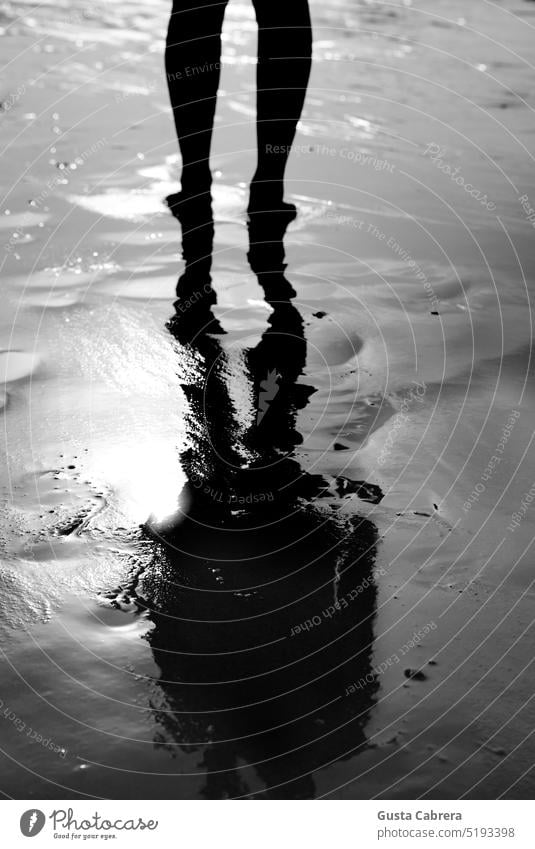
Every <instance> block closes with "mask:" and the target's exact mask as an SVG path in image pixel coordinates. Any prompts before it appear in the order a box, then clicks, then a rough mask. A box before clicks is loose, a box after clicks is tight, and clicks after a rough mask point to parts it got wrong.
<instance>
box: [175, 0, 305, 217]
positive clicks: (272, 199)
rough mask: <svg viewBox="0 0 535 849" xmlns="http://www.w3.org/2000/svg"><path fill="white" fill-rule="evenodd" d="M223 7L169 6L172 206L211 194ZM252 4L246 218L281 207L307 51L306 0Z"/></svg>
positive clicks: (189, 1)
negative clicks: (251, 141) (174, 164)
mask: <svg viewBox="0 0 535 849" xmlns="http://www.w3.org/2000/svg"><path fill="white" fill-rule="evenodd" d="M226 5H227V0H220V2H217V0H215V2H214V0H174V4H173V12H172V15H171V20H170V23H169V30H168V34H167V46H166V52H165V66H166V72H167V82H168V85H169V94H170V97H171V104H172V107H173V115H174V119H175V126H176V131H177V136H178V142H179V146H180V152H181V154H182V194H181V195H178V196H176V195H174V196H171V198H170V204H171V206H174V205H180V203H181V202H182V201H184V200H185V199H186V198H191V197H199V196H202V195H203V194H206V193H208V192H209V190H210V186H211V182H212V178H211V173H210V164H209V158H210V145H211V140H212V129H213V124H214V114H215V107H216V96H217V88H218V85H219V78H220V67H221V29H222V26H223V16H224V13H225V8H226ZM190 6H191V7H192V8H188V7H190ZM254 6H255V10H256V17H257V20H258V26H259V35H258V70H257V85H258V97H257V111H258V114H257V137H258V166H257V169H256V173H255V176H254V178H253V182H252V185H251V200H250V204H249V211H250V212H255V211H259V210H265V209H281V208H283V206H282V198H283V179H284V170H285V167H286V162H287V160H288V155H289V151H290V146H291V144H292V142H293V139H294V136H295V128H296V125H297V122H298V120H299V117H300V115H301V110H302V108H303V102H304V98H305V93H306V88H307V84H308V77H309V74H310V61H311V60H310V57H311V47H312V37H311V28H310V15H309V11H308V3H307V0H291V2H289V3H284V4H283V2H282V0H254ZM287 208H288V207H287Z"/></svg>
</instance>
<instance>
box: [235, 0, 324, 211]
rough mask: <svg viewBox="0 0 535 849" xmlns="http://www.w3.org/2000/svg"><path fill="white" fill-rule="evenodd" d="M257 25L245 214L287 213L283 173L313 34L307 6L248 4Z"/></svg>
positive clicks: (285, 1) (279, 0)
mask: <svg viewBox="0 0 535 849" xmlns="http://www.w3.org/2000/svg"><path fill="white" fill-rule="evenodd" d="M253 4H254V7H255V12H256V18H257V21H258V68H257V140H258V165H257V169H256V173H255V175H254V177H253V181H252V183H251V200H250V204H249V212H255V211H265V210H269V209H272V210H277V209H283V208H285V207H286V209H289V205H284V204H283V196H284V184H283V181H284V172H285V169H286V163H287V161H288V156H289V154H290V149H291V146H292V143H293V140H294V137H295V131H296V126H297V122H298V121H299V118H300V116H301V112H302V109H303V104H304V101H305V95H306V90H307V85H308V79H309V76H310V67H311V57H312V28H311V23H310V12H309V8H308V2H307V0H253Z"/></svg>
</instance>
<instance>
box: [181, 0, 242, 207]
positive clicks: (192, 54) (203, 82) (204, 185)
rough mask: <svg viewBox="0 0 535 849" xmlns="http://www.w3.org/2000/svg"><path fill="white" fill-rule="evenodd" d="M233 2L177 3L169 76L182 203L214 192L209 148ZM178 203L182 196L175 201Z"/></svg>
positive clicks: (189, 0) (191, 0)
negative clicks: (227, 19) (228, 11)
mask: <svg viewBox="0 0 535 849" xmlns="http://www.w3.org/2000/svg"><path fill="white" fill-rule="evenodd" d="M227 2H228V0H174V2H173V11H172V14H171V19H170V21H169V29H168V33H167V43H166V50H165V70H166V73H167V84H168V86H169V95H170V98H171V105H172V107H173V116H174V120H175V126H176V132H177V136H178V143H179V146H180V152H181V154H182V199H184V197H191V196H196V195H199V194H202V193H203V192H209V190H210V186H211V182H212V177H211V173H210V162H209V158H210V145H211V141H212V129H213V125H214V114H215V108H216V97H217V89H218V86H219V77H220V68H221V29H222V26H223V17H224V14H225V8H226V5H227ZM173 197H174V198H175V203H177V202H179V200H180V196H171V198H170V199H169V204H170V206H171V207H172V206H173V201H172V198H173Z"/></svg>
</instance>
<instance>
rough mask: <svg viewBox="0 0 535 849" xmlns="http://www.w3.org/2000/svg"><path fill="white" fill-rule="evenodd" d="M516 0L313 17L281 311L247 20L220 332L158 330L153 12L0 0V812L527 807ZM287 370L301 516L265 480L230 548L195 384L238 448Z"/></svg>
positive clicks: (248, 16)
mask: <svg viewBox="0 0 535 849" xmlns="http://www.w3.org/2000/svg"><path fill="white" fill-rule="evenodd" d="M325 6H327V8H325ZM531 6H532V4H530V3H526V2H520V0H507V2H504V3H502V4H500V5H499V6H498V5H491V4H487V3H483V2H480V1H479V0H478V2H473V3H471V4H467V3H461V2H448V3H446V2H443V0H439V2H436V0H435V2H434V3H431V2H415V3H412V4H407V5H405V4H379V3H372V2H370V3H363V4H357V3H349V2H347V0H341V1H340V2H338V0H330V2H329V3H328V4H320V3H313V4H312V14H313V23H314V29H315V61H314V67H313V74H312V79H311V83H310V88H309V92H308V98H307V104H306V106H305V112H304V114H303V119H302V122H301V125H300V129H299V134H298V138H297V140H296V146H295V150H294V154H293V157H292V160H291V163H290V168H289V173H288V190H287V196H288V199H289V200H293V201H294V202H295V203H296V204H297V206H298V208H299V216H298V219H297V221H296V222H294V223H293V224H292V225H291V226H290V228H289V230H288V232H287V234H286V238H285V246H286V262H287V268H286V271H285V277H286V278H287V280H288V281H289V283H290V284H291V286H292V287H293V288H294V290H295V291H296V293H297V294H296V297H295V298H294V299H293V301H292V304H293V307H292V310H291V311H289V310H282V312H281V309H280V308H277V306H275V307H274V306H273V304H271V305H270V304H268V303H267V302H266V300H265V297H264V295H265V293H264V291H263V290H262V287H261V285H259V280H258V279H257V276H256V275H255V274H254V273H253V271H252V269H251V267H250V266H249V264H248V262H247V259H246V252H247V248H248V245H247V229H246V226H245V215H244V209H245V207H246V204H247V193H246V181H247V180H248V179H249V178H250V176H251V174H252V172H253V170H254V165H255V152H254V146H255V136H254V110H253V106H254V103H253V87H254V77H253V74H254V60H253V56H254V53H255V26H254V20H253V16H252V10H251V8H250V4H244V3H238V2H231V3H230V5H229V9H228V13H227V19H226V24H225V43H224V61H223V65H224V69H223V78H222V89H223V90H222V96H221V98H220V104H219V108H218V115H217V125H216V127H217V129H216V136H215V140H214V158H213V162H214V171H215V186H214V199H215V203H214V211H215V246H214V260H213V268H212V278H213V286H214V289H215V290H216V292H217V296H218V303H217V306H216V307H215V308H214V313H215V315H216V316H217V319H218V320H219V322H220V324H221V326H222V327H223V328H224V330H225V331H226V334H225V335H224V336H218V337H211V338H212V340H215V341H212V343H210V344H209V345H208V346H207V347H204V348H200V347H199V346H197V347H195V345H193V346H192V345H191V344H189V342H188V341H187V340H185V339H184V338H183V337H182V336H181V334H180V333H176V332H175V333H173V332H170V330H169V326H168V324H169V320H170V319H171V317H172V316H173V310H174V308H173V301H174V299H175V286H176V282H177V277H178V276H179V274H180V273H181V271H182V267H183V266H182V260H181V257H180V231H179V228H178V225H177V222H176V221H175V220H174V219H173V218H172V216H171V215H170V213H169V211H168V209H167V207H166V205H165V203H164V198H165V197H166V195H168V194H169V193H170V192H174V191H176V189H177V177H178V158H177V154H176V142H175V139H174V137H173V127H172V121H171V116H170V112H169V107H168V101H167V92H166V90H165V79H164V75H163V63H162V51H163V37H164V33H165V27H166V16H167V13H168V6H167V4H164V3H159V2H154V3H151V4H150V5H149V6H147V4H146V3H145V4H143V5H140V4H136V3H133V4H132V3H130V4H129V5H128V9H127V10H126V11H125V10H124V9H122V8H121V7H120V6H119V4H117V3H115V2H113V3H109V2H108V3H107V4H104V3H97V4H96V5H93V6H92V8H91V10H90V11H86V10H84V8H83V6H82V5H79V4H72V3H71V4H66V3H65V4H61V3H54V4H53V6H47V5H43V6H40V7H38V8H37V9H36V8H34V7H33V6H32V7H30V6H27V5H26V4H24V3H13V4H10V5H8V6H6V7H5V8H4V9H3V11H2V17H1V18H0V26H1V27H2V28H3V29H4V32H3V34H2V36H1V39H2V44H3V48H4V52H3V57H4V58H3V61H4V63H5V65H6V66H7V69H5V72H4V83H3V89H2V91H1V97H0V99H1V100H2V102H3V104H4V106H3V109H2V113H1V114H0V122H1V123H0V130H1V137H2V147H3V151H4V155H3V157H2V161H3V163H8V164H7V165H6V164H4V170H3V183H2V188H3V192H2V194H3V197H4V200H3V202H2V207H1V209H0V242H1V246H0V259H1V266H2V270H1V280H2V294H3V305H4V308H3V310H2V317H1V319H0V334H1V346H0V375H1V378H2V386H1V387H0V405H1V407H2V417H3V421H4V434H3V439H2V452H3V454H4V455H5V463H2V472H1V478H0V484H1V498H2V508H3V516H4V519H3V523H2V532H1V535H0V546H1V548H0V586H1V590H2V591H1V593H0V647H1V649H2V659H1V661H0V664H1V667H2V669H1V680H2V688H1V691H0V699H1V701H2V705H1V707H0V720H1V722H0V747H1V754H0V760H1V775H2V779H1V782H0V790H1V791H2V793H3V794H4V795H5V796H7V797H14V798H28V797H35V798H78V797H79V798H86V797H89V798H91V797H97V798H205V797H208V798H229V797H247V796H258V797H262V798H263V797H266V798H275V797H282V798H286V797H288V798H308V797H327V798H372V797H383V798H409V799H410V798H420V797H424V798H459V797H467V798H496V797H498V796H504V797H507V798H529V797H532V794H533V775H532V772H531V768H532V763H533V744H532V741H531V737H530V735H531V733H532V727H533V707H532V702H531V699H532V697H533V683H532V682H533V676H532V674H531V666H530V664H531V656H532V649H531V646H532V641H533V633H532V629H531V626H532V621H533V613H532V609H533V608H532V605H533V586H532V581H533V579H532V577H531V575H532V563H533V555H532V549H531V544H532V541H533V517H534V515H535V513H534V509H533V507H532V499H533V494H534V493H535V489H532V487H533V471H532V469H533V448H532V434H533V427H532V422H533V412H534V411H533V407H534V403H535V402H534V397H533V390H532V382H531V376H532V370H533V368H532V365H531V357H530V353H531V335H532V334H531V311H530V294H531V289H532V286H533V283H532V279H533V270H534V260H535V251H534V232H533V224H532V222H531V221H530V216H531V213H530V212H529V210H530V205H531V207H535V185H534V179H533V152H534V151H533V121H532V119H533V93H532V90H533V85H532V81H533V70H532V68H531V67H530V65H529V60H530V57H531V55H532V49H531V48H532V29H533V25H534V23H535V8H531ZM185 73H187V72H186V71H185ZM456 169H457V170H456ZM522 199H523V200H522ZM531 217H533V216H531ZM171 329H172V328H171ZM277 333H278V334H279V335H278V337H277V336H276V334H277ZM285 339H286V345H285V343H284V340H285ZM289 339H291V340H293V341H294V343H295V344H294V345H293V347H292V346H290V347H288V340H289ZM266 352H267V353H266ZM268 354H269V356H272V357H275V360H274V362H278V368H279V370H280V372H281V373H282V375H283V378H284V379H285V380H286V382H287V385H288V387H289V388H288V393H287V399H286V400H287V408H284V405H283V402H281V405H282V406H281V408H280V409H281V412H280V416H279V419H278V424H277V426H276V427H275V426H273V429H272V431H268V433H272V434H276V435H277V439H278V440H279V442H278V443H276V442H275V441H274V442H273V443H272V446H271V447H273V445H275V446H277V445H278V447H279V449H280V450H281V451H285V452H286V454H287V457H288V463H293V464H295V467H298V468H299V469H300V470H301V471H302V475H303V480H305V481H306V482H309V483H310V487H309V489H308V490H306V492H305V491H303V492H302V493H299V498H300V501H299V505H300V508H299V511H296V512H292V514H291V515H292V517H293V518H292V520H291V525H290V530H288V531H284V529H283V530H281V529H280V527H277V522H278V519H279V518H280V517H278V518H275V519H274V517H273V513H272V512H270V511H272V510H273V504H272V502H271V501H270V500H269V495H270V494H272V493H273V491H274V490H276V491H279V490H278V489H277V488H278V486H279V485H280V483H278V482H277V481H278V478H277V475H276V474H275V473H272V474H270V475H268V478H269V479H268V482H267V483H266V482H265V481H264V485H263V487H260V488H257V489H255V490H254V492H255V494H257V495H258V494H259V493H260V494H263V495H265V501H264V502H261V503H260V504H261V506H262V510H259V509H258V508H259V504H258V503H257V504H256V508H255V511H256V512H255V513H254V515H255V517H257V518H258V516H260V519H261V527H262V531H261V533H259V532H253V531H251V527H250V526H251V523H250V522H249V523H247V521H246V517H247V515H248V510H247V509H246V508H247V501H246V499H247V494H248V493H247V492H246V491H245V490H242V491H241V496H242V497H243V498H244V499H245V505H242V506H244V510H243V511H242V512H241V513H239V515H238V518H239V521H240V522H242V524H241V525H240V528H241V530H242V531H244V532H245V536H244V537H243V538H244V539H246V540H247V545H246V546H244V547H243V551H245V558H247V559H245V561H244V558H242V557H241V553H242V546H241V543H240V544H238V545H237V544H236V542H235V541H234V542H232V543H231V542H230V537H232V534H229V533H226V532H225V533H223V532H222V530H221V529H222V528H223V530H225V529H226V530H228V526H226V525H225V521H228V515H227V514H225V518H224V519H221V524H220V525H219V526H218V523H217V516H218V515H219V514H218V499H219V498H221V499H223V500H225V499H226V500H227V501H228V497H229V492H230V490H228V489H224V487H222V486H220V487H219V489H217V484H216V483H214V480H215V479H213V480H212V484H211V485H212V488H213V491H212V494H211V495H209V498H208V502H207V503H205V504H204V505H203V504H202V503H200V502H198V501H197V502H196V501H195V496H196V497H197V499H198V498H199V495H200V493H199V489H201V487H198V488H197V489H195V485H194V484H193V490H192V486H191V481H192V477H191V475H192V471H191V466H190V467H188V455H187V452H188V450H191V447H192V445H193V449H195V445H196V443H195V439H194V438H193V436H194V435H195V433H196V431H195V430H194V429H193V430H192V424H191V422H192V411H193V414H194V413H195V404H196V403H197V401H196V398H195V387H197V388H198V387H199V386H201V385H202V381H203V380H204V377H205V376H206V374H205V372H203V369H206V370H207V371H206V373H208V372H210V374H211V373H212V372H211V371H210V369H211V368H212V367H213V366H214V364H215V363H224V367H222V366H221V367H220V366H219V365H218V367H217V369H216V371H215V372H214V375H215V378H214V379H215V381H216V382H215V388H214V390H213V396H212V395H210V398H211V399H212V401H213V408H214V409H217V410H219V411H220V415H221V417H222V420H223V421H225V422H226V423H227V427H226V428H223V429H222V430H221V433H223V434H224V433H226V434H227V435H228V434H232V433H233V432H232V429H231V426H230V424H231V422H234V423H235V424H234V425H233V426H235V427H236V431H235V436H236V440H235V442H234V443H233V444H232V445H233V446H234V447H235V445H236V444H238V443H239V440H240V438H241V437H242V436H243V434H244V433H246V431H247V422H248V421H249V420H250V417H251V415H253V416H254V406H252V402H251V398H252V395H251V386H252V384H254V383H255V381H256V383H258V382H259V380H260V379H262V377H263V371H262V369H263V368H264V367H265V366H267V365H269V362H271V361H270V360H269V357H268ZM277 358H278V359H277ZM285 369H286V371H285ZM264 370H265V369H264ZM203 375H204V376H203ZM192 387H193V389H192ZM299 387H301V388H299ZM307 387H308V389H307ZM312 390H314V391H312ZM197 400H198V399H197ZM243 411H245V412H243ZM270 412H271V411H270V410H269V409H268V411H267V413H266V424H267V425H268V424H269V419H268V416H269V414H270ZM247 417H249V419H248V418H247ZM193 418H194V415H193ZM268 443H269V439H268V440H267V441H266V439H265V440H264V444H263V446H261V448H260V449H258V445H257V446H256V448H257V449H258V450H260V453H261V452H262V451H268V450H271V449H270V448H269V445H268ZM200 444H201V443H197V448H198V451H197V455H196V456H200V457H201V458H202V456H203V455H202V450H201V448H199V445H200ZM229 445H230V443H229V442H228V441H227V443H226V448H229ZM231 447H232V446H231ZM234 447H233V448H232V450H234ZM194 453H195V452H194ZM283 468H286V467H285V466H284V467H283ZM291 468H294V466H292V467H291ZM278 471H279V470H278ZM188 472H189V478H190V486H189V491H190V497H191V494H192V491H193V502H194V503H195V504H197V506H196V508H195V509H196V511H197V512H195V510H194V511H192V513H191V515H192V516H193V519H192V520H190V521H189V523H188V521H185V522H184V521H182V522H179V523H177V524H176V526H173V530H172V532H171V531H169V528H168V527H167V526H166V523H165V521H164V522H163V524H161V525H160V524H159V521H160V520H165V519H166V517H169V516H170V515H171V514H173V513H174V512H175V511H176V508H177V503H178V504H179V505H181V508H182V509H183V510H184V511H186V512H187V510H188V509H189V504H190V502H189V500H188V498H186V494H187V492H188V487H187V486H186V481H187V477H188ZM318 479H321V480H325V481H327V482H330V485H331V489H330V492H329V493H328V497H319V496H318V492H317V488H316V489H314V486H315V483H314V482H317V480H318ZM207 481H208V482H209V477H206V478H203V488H204V486H205V485H206V483H207ZM354 481H356V482H361V484H359V485H352V484H351V483H350V482H354ZM313 484H314V485H313ZM379 490H380V492H381V497H380V498H376V497H371V498H370V497H369V495H370V493H372V496H373V494H374V493H377V492H378V491H379ZM214 492H217V493H218V494H217V495H216V497H215V498H214ZM234 494H236V493H234ZM249 494H250V493H249ZM210 499H211V500H210ZM274 501H276V502H277V503H278V504H279V505H280V503H281V502H280V498H277V499H274ZM199 504H200V506H199ZM226 506H228V504H227V505H226ZM283 506H284V505H283ZM264 508H265V509H264ZM203 511H204V513H203ZM227 513H228V511H227ZM209 514H210V515H212V517H213V527H212V528H210V529H208V530H207V529H206V527H204V528H203V527H202V520H201V522H200V528H201V529H200V530H199V531H198V532H197V533H196V532H195V527H194V524H192V522H194V520H195V517H196V519H197V520H198V519H199V516H201V518H202V517H203V516H204V519H206V517H207V515H209ZM244 517H245V518H244ZM149 519H150V521H149ZM148 521H149V525H148V526H147V524H146V523H147V522H148ZM151 522H152V524H151ZM270 522H273V523H274V525H275V528H276V529H277V530H276V531H274V532H273V533H272V534H271V532H270V530H269V528H270ZM140 525H145V529H144V530H142V529H140ZM171 526H172V523H170V525H169V527H171ZM148 527H152V528H154V527H156V529H157V532H156V533H154V532H153V533H151V532H149V530H147V528H148ZM166 528H167V530H166ZM296 530H297V531H299V533H298V537H299V540H300V544H299V545H293V544H292V545H290V544H289V543H288V540H289V539H290V537H291V536H292V534H294V535H295V532H296ZM285 533H286V537H285ZM270 534H271V535H270ZM223 539H225V540H226V542H225V543H223V542H222V541H223ZM268 539H272V542H273V545H274V546H275V547H274V548H273V549H272V550H271V551H270V554H269V556H267V555H266V550H265V545H266V540H268ZM277 545H278V548H277ZM285 546H286V549H285ZM285 551H286V553H285ZM333 551H336V556H334V555H333V553H332V552H333ZM281 552H282V553H281ZM288 552H290V553H291V557H289V556H288ZM197 564H198V569H196V565H197ZM341 564H342V565H341ZM351 564H353V565H351ZM354 564H356V566H355V565H354ZM350 565H351V568H349V566H350ZM342 599H344V602H345V603H342ZM333 605H334V606H335V609H334V613H332V614H329V613H325V611H328V610H329V609H330V607H332V606H333ZM336 605H338V606H336ZM310 620H311V621H312V627H311V626H310V625H307V626H306V627H302V626H303V623H307V622H309V621H310ZM317 620H319V622H318V621H317ZM206 621H209V622H211V623H212V625H211V626H210V627H209V628H207V627H206V626H205V625H203V624H202V623H203V622H206ZM214 622H215V623H216V624H213V623H214ZM234 622H238V623H239V625H237V626H236V627H233V626H232V623H234ZM337 663H339V664H340V666H343V668H342V669H341V670H340V669H337V668H336V667H337ZM270 670H276V674H275V675H271V673H270ZM270 675H271V677H270ZM218 681H219V682H230V683H229V684H228V686H227V685H226V684H225V685H224V686H222V687H220V688H217V687H215V684H216V683H217V682H218ZM303 692H305V693H306V694H307V695H306V697H304V696H303ZM280 693H284V694H285V695H284V697H281V698H279V697H277V694H280ZM256 702H258V705H260V706H261V707H258V705H257V706H256V707H255V703H256ZM247 705H249V709H248V708H247V707H246V706H247ZM251 705H252V707H251ZM288 753H291V754H288Z"/></svg>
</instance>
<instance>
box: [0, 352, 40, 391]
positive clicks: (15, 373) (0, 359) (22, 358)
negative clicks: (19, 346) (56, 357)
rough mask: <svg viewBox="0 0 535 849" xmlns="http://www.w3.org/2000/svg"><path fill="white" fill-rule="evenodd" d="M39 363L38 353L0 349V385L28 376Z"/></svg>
mask: <svg viewBox="0 0 535 849" xmlns="http://www.w3.org/2000/svg"><path fill="white" fill-rule="evenodd" d="M39 363H40V357H39V355H38V354H30V353H29V352H28V351H1V352H0V386H1V385H2V384H6V383H11V382H13V381H15V380H23V379H24V378H26V377H29V376H30V375H31V374H33V373H34V371H35V370H36V368H37V366H38V365H39Z"/></svg>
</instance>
